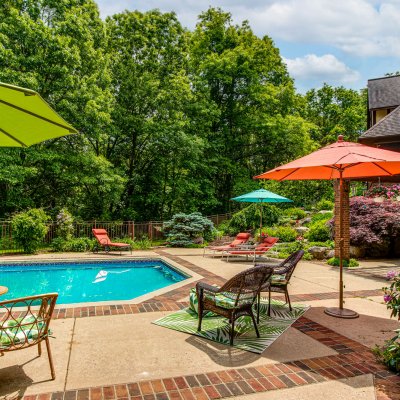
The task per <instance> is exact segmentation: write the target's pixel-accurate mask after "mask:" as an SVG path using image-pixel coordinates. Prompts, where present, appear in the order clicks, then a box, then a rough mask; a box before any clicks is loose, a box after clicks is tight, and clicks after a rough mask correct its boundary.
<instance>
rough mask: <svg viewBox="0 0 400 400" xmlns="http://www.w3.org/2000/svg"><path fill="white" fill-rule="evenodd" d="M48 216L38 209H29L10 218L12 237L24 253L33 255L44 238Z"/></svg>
mask: <svg viewBox="0 0 400 400" xmlns="http://www.w3.org/2000/svg"><path fill="white" fill-rule="evenodd" d="M48 219H49V217H48V215H47V214H46V213H45V212H44V211H43V210H42V209H38V208H31V209H30V210H28V211H26V212H20V213H18V214H15V215H14V216H13V217H12V220H11V224H12V228H13V236H14V238H15V241H16V242H17V244H18V245H20V246H21V247H22V248H23V249H24V252H25V253H35V252H36V251H37V249H38V248H39V247H40V245H41V243H42V242H43V239H44V238H45V236H46V233H47V231H48V227H47V225H46V222H47V221H48Z"/></svg>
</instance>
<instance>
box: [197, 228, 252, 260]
mask: <svg viewBox="0 0 400 400" xmlns="http://www.w3.org/2000/svg"><path fill="white" fill-rule="evenodd" d="M250 236H251V235H250V233H247V232H240V233H238V234H237V235H236V237H235V240H233V241H232V242H228V243H225V244H224V245H222V246H211V247H205V248H204V250H203V257H204V256H205V253H206V250H211V251H213V256H214V255H215V253H216V252H224V251H227V250H232V249H234V248H236V247H238V246H240V245H243V244H245V243H247V241H248V240H249V239H250Z"/></svg>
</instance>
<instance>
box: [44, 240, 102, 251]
mask: <svg viewBox="0 0 400 400" xmlns="http://www.w3.org/2000/svg"><path fill="white" fill-rule="evenodd" d="M96 243H97V242H96V240H94V239H90V238H87V237H80V238H75V239H69V240H65V239H63V238H61V237H58V238H55V239H53V241H52V242H51V248H52V250H53V251H55V252H63V251H65V252H84V251H91V250H93V248H94V246H95V245H96Z"/></svg>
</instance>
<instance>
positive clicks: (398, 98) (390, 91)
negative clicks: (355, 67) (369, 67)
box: [368, 75, 400, 110]
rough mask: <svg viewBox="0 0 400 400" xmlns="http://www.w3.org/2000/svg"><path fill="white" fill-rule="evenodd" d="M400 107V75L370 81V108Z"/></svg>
mask: <svg viewBox="0 0 400 400" xmlns="http://www.w3.org/2000/svg"><path fill="white" fill-rule="evenodd" d="M399 105H400V75H394V76H386V77H384V78H378V79H369V80H368V108H369V109H370V110H371V109H375V108H389V107H397V106H399Z"/></svg>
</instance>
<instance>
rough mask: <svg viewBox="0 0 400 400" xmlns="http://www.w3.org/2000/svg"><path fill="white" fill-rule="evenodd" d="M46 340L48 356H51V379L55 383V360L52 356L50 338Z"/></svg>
mask: <svg viewBox="0 0 400 400" xmlns="http://www.w3.org/2000/svg"><path fill="white" fill-rule="evenodd" d="M45 340H46V348H47V355H48V356H49V363H50V371H51V379H52V380H53V381H54V379H56V373H55V372H54V365H53V358H52V356H51V349H50V342H49V338H48V337H46V339H45Z"/></svg>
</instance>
